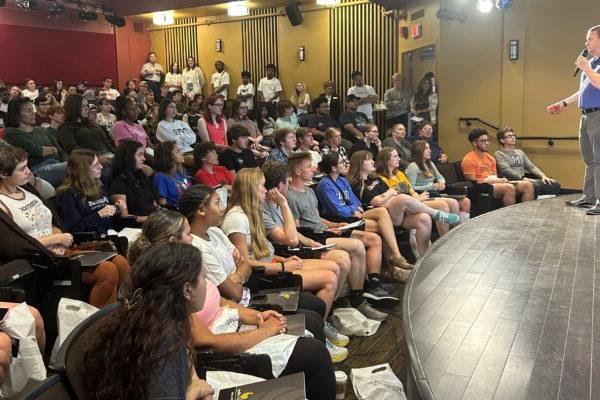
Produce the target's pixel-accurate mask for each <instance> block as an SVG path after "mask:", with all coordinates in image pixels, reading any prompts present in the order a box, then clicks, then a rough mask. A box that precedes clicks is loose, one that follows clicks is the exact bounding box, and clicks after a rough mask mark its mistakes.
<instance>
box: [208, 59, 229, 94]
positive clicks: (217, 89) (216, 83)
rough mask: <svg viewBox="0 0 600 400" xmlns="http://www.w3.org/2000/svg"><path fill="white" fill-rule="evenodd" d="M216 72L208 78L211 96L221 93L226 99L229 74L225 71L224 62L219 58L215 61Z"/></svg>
mask: <svg viewBox="0 0 600 400" xmlns="http://www.w3.org/2000/svg"><path fill="white" fill-rule="evenodd" d="M215 68H216V70H217V72H215V73H214V74H212V78H211V80H210V82H211V84H212V87H213V92H212V94H213V96H217V95H221V96H223V98H224V99H225V100H227V88H228V87H229V74H228V73H227V72H226V71H225V64H224V63H223V61H221V60H219V61H217V62H215Z"/></svg>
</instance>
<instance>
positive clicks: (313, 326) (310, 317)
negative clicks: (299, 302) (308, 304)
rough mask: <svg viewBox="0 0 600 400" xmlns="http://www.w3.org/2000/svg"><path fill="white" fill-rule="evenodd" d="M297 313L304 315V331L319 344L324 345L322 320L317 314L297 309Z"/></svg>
mask: <svg viewBox="0 0 600 400" xmlns="http://www.w3.org/2000/svg"><path fill="white" fill-rule="evenodd" d="M296 312H297V313H302V314H304V325H305V327H306V330H307V331H309V332H310V333H312V334H313V335H314V337H315V339H317V340H319V341H320V342H321V343H325V332H324V331H323V318H321V316H320V315H319V314H317V313H316V312H314V311H311V310H303V309H301V308H299V309H298V310H297V311H296Z"/></svg>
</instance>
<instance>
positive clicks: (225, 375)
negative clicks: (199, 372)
mask: <svg viewBox="0 0 600 400" xmlns="http://www.w3.org/2000/svg"><path fill="white" fill-rule="evenodd" d="M262 381H264V379H263V378H259V377H257V376H252V375H246V374H238V373H237V372H229V371H206V382H207V383H208V384H209V385H210V386H212V387H213V389H215V394H214V395H213V399H218V398H219V391H220V390H222V389H229V388H232V387H237V386H243V385H249V384H251V383H256V382H262Z"/></svg>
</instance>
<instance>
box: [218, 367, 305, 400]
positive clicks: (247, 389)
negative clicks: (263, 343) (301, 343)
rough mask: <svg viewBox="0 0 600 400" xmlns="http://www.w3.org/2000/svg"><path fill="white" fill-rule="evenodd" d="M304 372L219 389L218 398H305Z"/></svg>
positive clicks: (287, 399) (231, 399)
mask: <svg viewBox="0 0 600 400" xmlns="http://www.w3.org/2000/svg"><path fill="white" fill-rule="evenodd" d="M305 399H306V390H305V388H304V373H303V372H299V373H297V374H292V375H287V376H282V377H280V378H277V379H270V380H268V381H262V382H256V383H251V384H249V385H243V386H238V387H234V388H229V389H221V390H220V391H219V400H305Z"/></svg>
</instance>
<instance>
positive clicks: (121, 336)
mask: <svg viewBox="0 0 600 400" xmlns="http://www.w3.org/2000/svg"><path fill="white" fill-rule="evenodd" d="M126 298H127V299H128V300H126V301H125V302H124V304H123V305H122V306H121V307H120V308H119V309H117V310H116V311H115V312H114V313H113V314H112V315H110V316H109V317H107V318H106V320H105V321H103V324H101V326H100V327H99V329H98V331H97V333H96V334H95V336H94V337H93V338H92V341H91V344H90V345H89V347H88V348H87V349H86V350H85V352H84V370H85V373H84V377H85V380H86V385H87V387H88V389H89V393H90V398H91V399H94V400H108V399H111V400H112V399H123V400H124V399H128V400H138V399H139V400H142V399H153V398H172V399H185V398H194V399H198V398H200V399H209V398H212V394H213V393H214V391H213V389H212V388H211V387H210V386H209V385H208V384H207V383H206V382H204V381H202V380H200V379H199V378H198V376H197V375H196V372H195V369H194V353H193V340H192V334H191V323H190V321H191V319H192V313H195V312H198V311H200V310H202V307H203V306H204V302H205V298H206V279H204V274H203V272H202V257H201V255H200V252H199V251H198V250H197V249H196V248H194V247H193V246H190V245H187V244H184V243H173V242H167V243H163V244H159V245H156V246H152V247H150V248H148V249H147V250H146V251H145V252H144V254H142V255H141V256H140V257H139V258H138V259H137V260H136V268H135V269H134V271H133V274H132V276H131V288H129V290H128V293H127V294H126Z"/></svg>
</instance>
